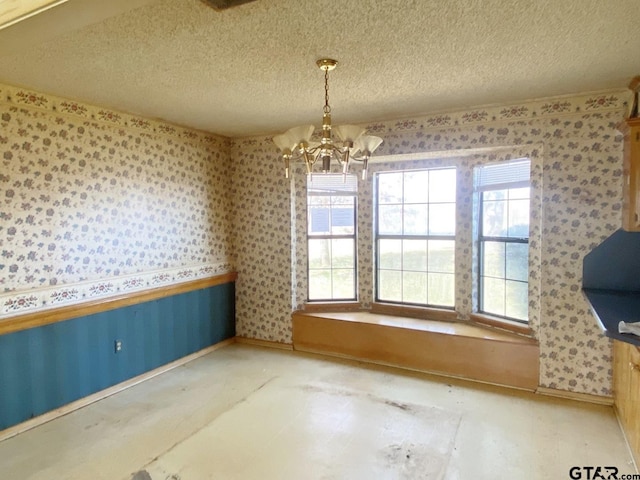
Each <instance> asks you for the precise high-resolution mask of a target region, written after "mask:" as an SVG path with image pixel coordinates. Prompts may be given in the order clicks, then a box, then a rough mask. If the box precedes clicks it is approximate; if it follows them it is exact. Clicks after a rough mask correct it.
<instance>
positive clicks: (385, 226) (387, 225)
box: [378, 205, 402, 235]
mask: <svg viewBox="0 0 640 480" xmlns="http://www.w3.org/2000/svg"><path fill="white" fill-rule="evenodd" d="M378 233H380V234H381V235H401V234H402V205H380V207H379V208H378Z"/></svg>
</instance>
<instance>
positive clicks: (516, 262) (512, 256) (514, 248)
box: [506, 243, 529, 282]
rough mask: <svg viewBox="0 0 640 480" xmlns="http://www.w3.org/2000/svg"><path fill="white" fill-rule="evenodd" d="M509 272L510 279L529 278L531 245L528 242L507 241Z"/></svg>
mask: <svg viewBox="0 0 640 480" xmlns="http://www.w3.org/2000/svg"><path fill="white" fill-rule="evenodd" d="M506 252H507V272H506V278H508V279H509V280H520V281H521V282H526V281H528V280H529V245H528V244H527V243H507V244H506Z"/></svg>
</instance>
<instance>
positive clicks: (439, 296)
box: [427, 273, 455, 307]
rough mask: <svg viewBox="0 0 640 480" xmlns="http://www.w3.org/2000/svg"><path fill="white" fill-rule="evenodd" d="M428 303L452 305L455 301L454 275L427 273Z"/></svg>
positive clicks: (444, 305)
mask: <svg viewBox="0 0 640 480" xmlns="http://www.w3.org/2000/svg"><path fill="white" fill-rule="evenodd" d="M427 291H428V298H429V304H431V305H439V306H443V307H453V305H454V302H455V277H454V276H453V274H450V273H429V282H428V289H427Z"/></svg>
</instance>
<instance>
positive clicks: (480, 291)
mask: <svg viewBox="0 0 640 480" xmlns="http://www.w3.org/2000/svg"><path fill="white" fill-rule="evenodd" d="M518 163H526V164H527V165H528V170H529V171H528V179H527V180H514V181H504V182H501V183H496V184H493V185H492V186H490V187H486V186H485V187H479V186H478V185H477V181H476V184H475V185H474V190H475V192H474V193H475V194H476V195H477V217H476V218H477V230H476V231H477V235H476V248H477V265H476V267H477V270H476V272H477V278H476V279H475V281H476V286H477V298H476V305H477V309H476V310H477V311H476V312H475V313H474V314H473V316H478V315H482V316H488V317H490V318H494V319H497V321H498V322H505V323H506V322H515V323H516V324H517V325H523V326H528V325H529V322H530V320H531V314H530V312H529V307H528V305H529V300H530V293H529V281H530V279H529V275H530V271H531V266H530V261H529V259H530V255H531V252H530V249H529V245H530V239H531V201H532V185H531V171H530V169H531V161H530V159H526V161H525V159H518V160H515V161H513V160H512V161H505V162H500V163H498V164H489V165H478V166H476V167H475V168H474V170H475V171H474V177H476V176H477V171H479V170H481V169H483V168H486V167H490V166H497V165H501V164H502V165H503V166H505V167H507V166H508V165H509V164H518ZM476 178H477V177H476ZM518 188H528V189H529V195H528V197H527V199H526V200H527V201H528V212H529V216H528V235H527V236H526V237H522V236H489V235H487V236H485V235H484V231H483V230H484V217H483V214H484V208H483V206H484V202H485V199H484V194H485V193H487V192H490V191H500V190H506V191H509V190H512V189H518ZM510 200H511V199H508V198H507V199H506V200H505V201H506V202H509V201H510ZM513 200H521V199H513ZM507 205H508V203H507ZM507 215H508V213H507ZM487 242H496V243H503V244H504V245H505V276H504V277H494V278H501V279H502V280H503V281H505V293H504V295H505V299H504V305H505V315H500V314H498V313H495V312H490V311H486V310H485V309H484V307H485V305H484V303H485V299H484V289H485V286H484V278H485V275H484V263H485V262H484V258H485V257H484V255H485V246H486V243H487ZM508 244H520V245H522V244H524V245H527V280H526V281H523V280H515V279H508V278H507V276H506V275H507V273H506V259H507V254H506V248H507V245H508ZM507 280H509V281H514V282H519V283H523V284H525V285H526V286H527V302H526V304H527V318H526V319H522V318H516V317H511V316H508V315H506V311H507V292H506V282H507Z"/></svg>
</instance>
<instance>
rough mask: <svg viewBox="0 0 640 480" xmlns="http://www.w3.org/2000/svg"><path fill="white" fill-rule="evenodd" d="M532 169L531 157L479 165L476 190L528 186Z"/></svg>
mask: <svg viewBox="0 0 640 480" xmlns="http://www.w3.org/2000/svg"><path fill="white" fill-rule="evenodd" d="M530 171H531V161H530V160H529V159H518V160H514V161H511V162H504V163H498V164H494V165H484V166H481V167H478V168H477V170H476V190H478V191H484V190H501V189H504V188H521V187H528V186H529V178H530Z"/></svg>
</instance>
